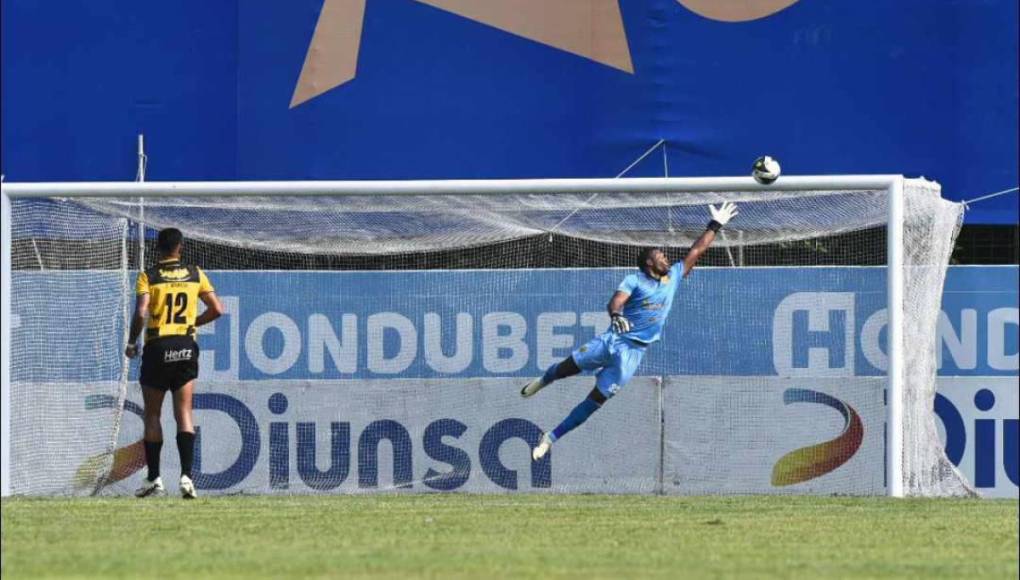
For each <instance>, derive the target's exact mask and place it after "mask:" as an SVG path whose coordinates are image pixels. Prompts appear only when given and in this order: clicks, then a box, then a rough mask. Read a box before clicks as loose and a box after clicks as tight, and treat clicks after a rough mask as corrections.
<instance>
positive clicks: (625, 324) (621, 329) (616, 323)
mask: <svg viewBox="0 0 1020 580" xmlns="http://www.w3.org/2000/svg"><path fill="white" fill-rule="evenodd" d="M612 318H613V321H612V326H613V332H615V333H616V334H627V333H628V332H630V321H629V320H627V319H626V318H624V317H623V315H622V314H620V313H619V312H614V313H613V314H612Z"/></svg>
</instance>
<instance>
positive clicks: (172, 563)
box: [2, 494, 1018, 580]
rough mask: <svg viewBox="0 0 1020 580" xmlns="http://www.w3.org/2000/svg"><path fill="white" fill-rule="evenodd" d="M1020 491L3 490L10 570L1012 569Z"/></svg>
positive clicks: (105, 573)
mask: <svg viewBox="0 0 1020 580" xmlns="http://www.w3.org/2000/svg"><path fill="white" fill-rule="evenodd" d="M1017 505H1018V504H1017V502H1016V501H989V500H915V499H911V500H889V499H887V498H863V499H849V498H813V497H709V498H701V497H698V498H690V497H685V498H674V497H654V496H590V495H589V496H585V495H573V496H551V495H546V496H537V495H514V496H475V495H459V494H451V495H388V496H338V497H322V496H316V497H221V498H202V499H199V500H196V501H193V502H184V501H182V500H180V499H176V498H163V499H154V500H144V501H140V500H134V499H127V498H124V499H88V500H82V499H76V500H52V499H47V500H33V499H5V500H4V501H3V505H2V518H3V532H2V534H3V564H2V566H3V570H2V572H3V578H4V580H9V579H14V578H27V577H38V576H102V577H123V578H134V577H142V576H147V577H152V576H161V577H167V576H178V577H188V578H209V577H238V578H241V577H244V578H248V577H273V578H282V577H336V578H340V577H343V578H349V577H390V578H406V577H435V578H451V577H463V578H493V577H507V576H513V577H534V578H553V577H577V578H586V579H590V578H596V577H599V578H620V577H685V578H712V577H791V576H795V577H803V578H830V577H831V578H848V577H916V578H922V577H923V578H933V577H945V578H1017V573H1018V556H1017V542H1018V536H1017Z"/></svg>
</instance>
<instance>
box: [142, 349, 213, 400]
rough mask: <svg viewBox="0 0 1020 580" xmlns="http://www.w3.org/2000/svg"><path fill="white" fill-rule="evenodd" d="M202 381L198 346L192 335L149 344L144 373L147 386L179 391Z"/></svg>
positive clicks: (143, 359)
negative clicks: (199, 376)
mask: <svg viewBox="0 0 1020 580" xmlns="http://www.w3.org/2000/svg"><path fill="white" fill-rule="evenodd" d="M197 378H198V344H197V343H196V342H195V339H193V338H191V337H190V336H165V337H163V338H156V339H153V340H150V341H149V342H147V343H145V349H144V350H143V351H142V373H141V377H140V378H139V380H138V382H140V383H141V384H142V386H144V387H152V388H154V389H161V390H164V391H176V390H177V389H179V388H181V387H183V386H184V385H186V384H187V383H188V382H190V381H193V380H195V379H197Z"/></svg>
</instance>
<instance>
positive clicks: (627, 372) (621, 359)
mask: <svg viewBox="0 0 1020 580" xmlns="http://www.w3.org/2000/svg"><path fill="white" fill-rule="evenodd" d="M647 348H648V347H647V345H642V344H639V343H637V342H632V341H629V340H627V339H625V338H621V337H620V336H619V335H618V334H616V333H614V332H606V333H604V334H602V335H601V336H596V337H595V338H593V339H591V340H589V341H588V342H587V343H586V344H584V345H582V346H581V347H580V348H578V349H577V350H575V351H574V352H573V353H572V355H571V356H573V358H574V362H575V363H577V366H578V368H580V369H581V370H583V371H592V370H595V369H598V372H596V373H595V386H596V387H597V388H598V390H599V392H601V393H602V395H603V396H604V397H605V398H607V399H608V398H610V397H612V396H613V395H615V394H616V392H617V391H619V390H620V389H621V388H622V387H623V386H624V385H626V384H627V382H628V381H630V378H631V377H633V376H634V373H635V372H636V371H637V368H638V365H640V364H641V359H642V358H644V356H645V350H646V349H647Z"/></svg>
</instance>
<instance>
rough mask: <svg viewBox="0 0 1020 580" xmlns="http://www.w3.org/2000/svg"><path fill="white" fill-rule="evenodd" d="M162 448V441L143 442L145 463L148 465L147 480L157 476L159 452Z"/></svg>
mask: <svg viewBox="0 0 1020 580" xmlns="http://www.w3.org/2000/svg"><path fill="white" fill-rule="evenodd" d="M162 450H163V442H162V441H146V442H145V465H147V466H148V467H149V481H152V480H154V479H156V478H157V477H159V453H160V451H162Z"/></svg>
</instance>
